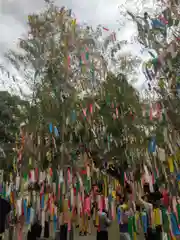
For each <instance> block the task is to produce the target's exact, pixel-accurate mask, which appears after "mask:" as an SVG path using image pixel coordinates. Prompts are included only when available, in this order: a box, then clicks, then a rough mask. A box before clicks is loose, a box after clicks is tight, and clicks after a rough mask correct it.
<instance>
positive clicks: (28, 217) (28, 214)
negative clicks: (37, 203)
mask: <svg viewBox="0 0 180 240" xmlns="http://www.w3.org/2000/svg"><path fill="white" fill-rule="evenodd" d="M30 216H31V209H30V208H27V219H26V223H27V224H30Z"/></svg>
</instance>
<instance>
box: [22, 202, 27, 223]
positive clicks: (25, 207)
mask: <svg viewBox="0 0 180 240" xmlns="http://www.w3.org/2000/svg"><path fill="white" fill-rule="evenodd" d="M23 208H24V217H25V221H26V222H27V200H26V199H25V200H24V201H23Z"/></svg>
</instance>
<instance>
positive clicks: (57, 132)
mask: <svg viewBox="0 0 180 240" xmlns="http://www.w3.org/2000/svg"><path fill="white" fill-rule="evenodd" d="M54 134H55V136H56V137H59V131H58V129H57V127H56V126H55V127H54Z"/></svg>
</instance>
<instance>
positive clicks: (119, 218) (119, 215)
mask: <svg viewBox="0 0 180 240" xmlns="http://www.w3.org/2000/svg"><path fill="white" fill-rule="evenodd" d="M117 220H118V224H120V223H121V210H120V208H119V207H118V210H117Z"/></svg>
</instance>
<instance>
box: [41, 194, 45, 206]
mask: <svg viewBox="0 0 180 240" xmlns="http://www.w3.org/2000/svg"><path fill="white" fill-rule="evenodd" d="M41 208H42V209H44V194H43V195H42V198H41Z"/></svg>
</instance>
